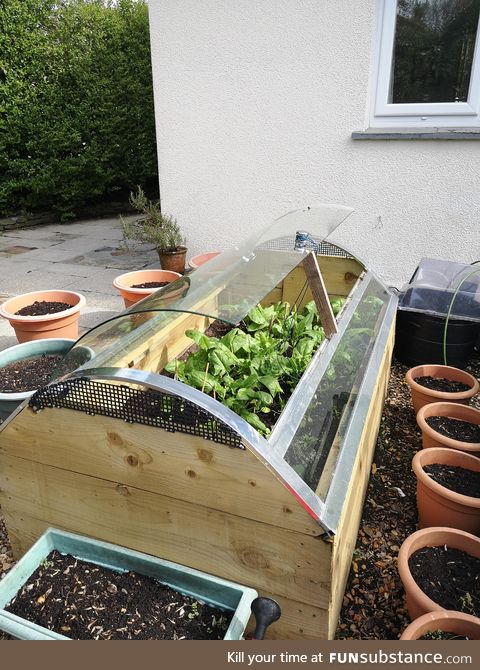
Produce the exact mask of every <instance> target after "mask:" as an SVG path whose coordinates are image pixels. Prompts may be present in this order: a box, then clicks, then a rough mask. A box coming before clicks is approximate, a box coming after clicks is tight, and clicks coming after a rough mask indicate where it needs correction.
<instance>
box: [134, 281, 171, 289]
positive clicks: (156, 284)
mask: <svg viewBox="0 0 480 670" xmlns="http://www.w3.org/2000/svg"><path fill="white" fill-rule="evenodd" d="M169 283H170V282H168V281H146V282H143V284H132V285H131V286H130V288H162V286H167V284H169Z"/></svg>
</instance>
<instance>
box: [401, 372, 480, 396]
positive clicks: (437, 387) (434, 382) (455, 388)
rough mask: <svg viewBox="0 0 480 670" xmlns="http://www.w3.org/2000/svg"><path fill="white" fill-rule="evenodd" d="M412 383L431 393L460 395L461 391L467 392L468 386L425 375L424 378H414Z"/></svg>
mask: <svg viewBox="0 0 480 670" xmlns="http://www.w3.org/2000/svg"><path fill="white" fill-rule="evenodd" d="M414 381H416V382H417V384H420V386H425V388H427V389H431V390H432V391H443V392H444V393H461V392H462V391H469V390H470V388H471V387H470V386H469V385H468V384H464V383H463V382H455V381H453V380H451V379H445V378H444V377H430V376H429V375H426V376H424V377H415V379H414Z"/></svg>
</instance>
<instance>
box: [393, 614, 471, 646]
mask: <svg viewBox="0 0 480 670" xmlns="http://www.w3.org/2000/svg"><path fill="white" fill-rule="evenodd" d="M400 639H401V640H480V619H478V618H477V617H475V616H472V615H471V614H464V613H463V612H455V611H448V610H438V611H436V612H427V614H424V615H423V616H421V617H418V619H415V620H414V621H412V623H411V624H410V625H409V626H407V627H406V628H405V630H404V631H403V633H402V636H401V637H400Z"/></svg>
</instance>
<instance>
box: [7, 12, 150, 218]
mask: <svg viewBox="0 0 480 670" xmlns="http://www.w3.org/2000/svg"><path fill="white" fill-rule="evenodd" d="M157 182H158V180H157V157H156V146H155V122H154V112H153V89H152V73H151V62H150V41H149V27H148V9H147V6H146V3H145V2H144V1H143V0H138V1H135V0H119V1H118V2H117V3H111V2H108V1H106V0H104V1H102V0H63V1H61V0H60V1H59V0H57V1H56V2H55V1H52V0H1V2H0V214H3V215H5V214H10V213H13V212H18V211H21V210H26V211H42V210H53V211H55V212H57V213H58V214H59V215H60V216H61V217H62V218H64V219H65V218H68V217H71V216H73V215H74V213H75V210H76V209H77V208H79V207H83V206H85V205H88V204H91V203H97V202H101V201H105V200H110V199H119V198H120V199H122V198H124V197H125V196H126V195H128V192H129V191H130V190H131V189H133V188H134V187H135V186H136V185H137V184H139V185H142V186H143V188H146V190H147V191H150V192H151V191H152V188H153V189H156V188H157V186H156V185H157Z"/></svg>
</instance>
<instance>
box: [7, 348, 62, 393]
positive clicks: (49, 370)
mask: <svg viewBox="0 0 480 670" xmlns="http://www.w3.org/2000/svg"><path fill="white" fill-rule="evenodd" d="M61 359H62V356H61V355H60V354H43V355H42V356H36V357H35V358H26V359H24V360H21V361H14V362H13V363H9V364H8V365H5V366H4V367H3V368H0V392H1V393H23V392H25V391H33V390H35V389H37V388H40V387H41V386H45V384H47V383H48V381H49V380H50V377H51V376H52V374H53V371H54V370H55V368H56V366H57V365H58V363H59V361H60V360H61Z"/></svg>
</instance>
